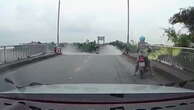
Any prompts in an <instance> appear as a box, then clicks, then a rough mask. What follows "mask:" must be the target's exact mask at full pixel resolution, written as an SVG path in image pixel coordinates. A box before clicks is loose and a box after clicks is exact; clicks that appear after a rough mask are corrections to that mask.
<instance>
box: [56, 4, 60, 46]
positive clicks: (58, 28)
mask: <svg viewBox="0 0 194 110" xmlns="http://www.w3.org/2000/svg"><path fill="white" fill-rule="evenodd" d="M60 7H61V1H60V0H59V4H58V19H57V47H58V46H59V33H60V31H59V30H60V26H59V23H60V22H59V21H60V9H61V8H60Z"/></svg>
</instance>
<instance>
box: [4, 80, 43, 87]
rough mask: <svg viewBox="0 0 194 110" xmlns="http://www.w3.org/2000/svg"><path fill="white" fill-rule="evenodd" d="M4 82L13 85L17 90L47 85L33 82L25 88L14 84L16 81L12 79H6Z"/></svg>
mask: <svg viewBox="0 0 194 110" xmlns="http://www.w3.org/2000/svg"><path fill="white" fill-rule="evenodd" d="M4 81H5V82H6V83H9V84H11V85H13V86H14V87H15V88H16V89H21V88H24V87H28V86H38V85H45V84H41V83H38V82H31V83H30V84H28V85H24V86H18V85H16V84H15V83H14V81H12V80H11V79H9V78H4Z"/></svg>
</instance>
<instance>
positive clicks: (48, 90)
mask: <svg viewBox="0 0 194 110" xmlns="http://www.w3.org/2000/svg"><path fill="white" fill-rule="evenodd" d="M185 92H194V90H189V89H183V88H175V87H166V86H157V85H139V84H54V85H38V86H31V87H24V88H21V89H14V90H10V91H6V92H0V93H1V94H2V93H33V94H36V93H37V94H52V93H54V94H134V93H135V94H138V93H140V94H142V93H185Z"/></svg>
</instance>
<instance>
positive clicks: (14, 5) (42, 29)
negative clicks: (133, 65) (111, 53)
mask: <svg viewBox="0 0 194 110" xmlns="http://www.w3.org/2000/svg"><path fill="white" fill-rule="evenodd" d="M57 5H58V0H0V38H1V40H0V45H9V44H18V43H24V42H30V41H42V42H51V41H56V20H57ZM189 6H194V0H130V40H136V41H137V40H138V37H139V36H140V35H144V36H146V38H147V41H148V42H150V43H166V38H164V37H161V36H162V33H163V30H162V29H161V28H164V27H167V26H169V23H168V19H169V18H170V17H171V16H172V15H173V14H174V13H176V12H178V11H179V9H180V8H185V7H189ZM60 26H61V30H60V31H61V33H60V36H61V38H60V40H61V42H74V41H76V42H77V41H85V40H86V39H89V40H96V37H97V36H98V35H104V36H106V40H107V41H113V40H121V41H126V32H127V31H126V30H127V0H61V24H60Z"/></svg>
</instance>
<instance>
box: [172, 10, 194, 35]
mask: <svg viewBox="0 0 194 110" xmlns="http://www.w3.org/2000/svg"><path fill="white" fill-rule="evenodd" d="M169 22H170V24H172V25H174V24H177V23H181V24H184V25H185V26H186V27H187V28H188V30H189V32H190V34H194V7H189V8H182V9H180V11H179V12H178V13H176V14H174V15H173V16H172V17H171V18H170V19H169Z"/></svg>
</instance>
